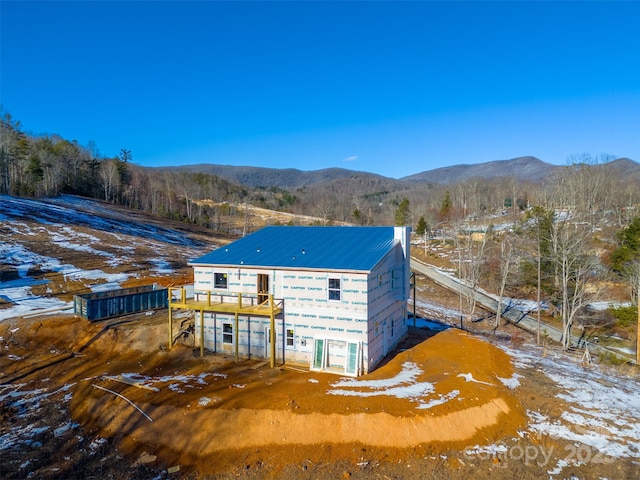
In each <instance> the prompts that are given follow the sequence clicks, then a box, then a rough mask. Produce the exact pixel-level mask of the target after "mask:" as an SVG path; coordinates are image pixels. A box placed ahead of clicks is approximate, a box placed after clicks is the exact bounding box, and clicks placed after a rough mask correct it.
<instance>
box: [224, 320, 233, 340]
mask: <svg viewBox="0 0 640 480" xmlns="http://www.w3.org/2000/svg"><path fill="white" fill-rule="evenodd" d="M222 343H225V344H228V345H231V344H233V325H232V324H230V323H223V324H222Z"/></svg>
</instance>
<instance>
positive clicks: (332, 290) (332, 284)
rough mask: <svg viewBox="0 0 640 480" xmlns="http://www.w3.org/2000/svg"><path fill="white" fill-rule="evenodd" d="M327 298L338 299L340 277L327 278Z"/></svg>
mask: <svg viewBox="0 0 640 480" xmlns="http://www.w3.org/2000/svg"><path fill="white" fill-rule="evenodd" d="M329 300H340V279H339V278H330V279H329Z"/></svg>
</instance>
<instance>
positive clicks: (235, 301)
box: [169, 287, 282, 317]
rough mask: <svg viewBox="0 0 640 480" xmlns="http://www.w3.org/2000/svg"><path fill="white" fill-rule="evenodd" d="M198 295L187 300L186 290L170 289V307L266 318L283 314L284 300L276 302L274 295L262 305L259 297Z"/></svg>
mask: <svg viewBox="0 0 640 480" xmlns="http://www.w3.org/2000/svg"><path fill="white" fill-rule="evenodd" d="M196 295H197V297H196V298H187V294H186V290H185V289H184V288H182V287H181V288H170V289H169V307H170V308H182V309H186V310H199V311H204V312H219V313H233V314H239V315H260V316H265V317H270V316H272V315H273V316H276V315H279V314H280V313H282V300H275V299H274V298H273V296H272V295H269V296H268V297H267V299H266V300H265V301H263V302H262V303H258V298H257V295H242V294H241V293H224V294H212V293H210V292H209V293H206V294H204V293H203V294H196Z"/></svg>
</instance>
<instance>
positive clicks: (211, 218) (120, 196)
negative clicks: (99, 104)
mask: <svg viewBox="0 0 640 480" xmlns="http://www.w3.org/2000/svg"><path fill="white" fill-rule="evenodd" d="M0 128H1V131H0V194H7V195H19V196H30V197H52V196H56V195H59V194H62V193H70V194H77V195H83V196H87V197H92V198H97V199H101V200H104V201H107V202H111V203H114V204H119V205H123V206H127V207H130V208H135V209H139V210H142V211H145V212H149V213H151V214H154V215H158V216H163V217H167V218H174V219H179V220H183V221H187V222H190V223H195V224H199V225H203V226H205V227H208V228H212V229H215V230H217V231H220V232H224V233H248V232H247V231H251V230H252V228H251V220H250V218H248V213H247V209H244V208H240V206H239V204H241V203H250V204H253V205H255V206H260V207H264V208H269V209H273V210H280V211H286V212H289V213H293V214H298V215H301V216H302V215H305V216H314V217H316V218H317V224H320V225H328V224H332V223H333V222H337V221H340V222H348V223H353V224H358V225H389V224H396V225H412V226H413V228H414V231H415V232H416V233H417V234H418V235H420V236H424V238H425V240H427V239H429V238H432V237H433V236H434V235H435V233H439V234H440V235H441V236H442V237H443V238H444V237H446V238H447V239H448V241H450V242H453V243H455V247H456V251H457V256H458V258H457V260H456V263H457V266H458V275H459V276H460V278H462V279H463V280H464V281H465V282H467V283H468V284H469V285H470V286H472V287H474V288H475V287H479V286H480V285H483V286H487V287H489V288H490V289H491V290H492V291H494V292H498V293H499V294H500V298H502V297H503V296H505V295H506V294H508V293H509V292H512V293H513V292H514V290H515V289H516V288H517V289H519V292H518V293H525V294H526V293H527V292H526V291H525V290H526V289H527V288H530V289H531V292H535V293H536V295H537V296H538V298H539V301H541V302H542V301H544V302H548V303H549V304H550V305H552V306H555V307H554V308H556V310H557V314H558V315H559V317H560V318H561V319H562V321H563V322H564V324H563V325H564V328H565V329H566V330H567V332H568V331H569V330H570V329H571V327H572V325H574V323H575V322H576V321H579V322H580V323H581V324H586V323H588V322H589V318H588V314H587V312H586V310H585V307H586V304H587V303H588V301H589V300H590V299H592V298H594V297H595V296H596V294H597V291H596V290H597V287H598V286H599V285H602V284H603V281H604V280H606V279H607V278H614V279H615V278H618V279H622V280H623V281H624V282H626V284H627V285H628V286H629V289H630V298H633V300H634V302H635V303H636V304H637V299H638V290H639V288H640V285H639V284H640V273H639V272H640V267H638V264H639V263H640V246H639V245H640V220H638V216H639V212H640V210H639V208H640V182H639V181H638V180H639V179H638V175H637V173H636V174H635V176H634V175H625V174H623V173H621V171H620V170H619V167H618V165H616V162H612V161H611V160H612V159H613V157H612V156H610V155H601V156H599V157H593V156H591V155H589V154H582V155H575V156H573V157H570V158H569V159H568V161H567V165H566V166H564V167H563V168H561V169H559V170H557V171H556V172H555V173H554V174H553V175H551V176H550V177H549V178H547V179H545V180H544V181H539V182H531V181H523V180H519V179H516V178H494V179H481V178H476V179H469V180H465V181H462V182H458V183H456V184H450V185H436V184H430V183H428V182H424V183H419V184H406V183H403V182H399V181H394V180H392V179H385V178H384V177H377V176H370V175H366V174H358V173H354V174H353V175H351V176H350V177H345V178H341V179H338V180H334V181H331V182H325V183H318V184H314V185H310V186H307V187H301V188H295V189H285V188H280V187H277V186H264V187H252V188H249V187H246V186H242V185H237V184H234V183H232V182H229V181H227V180H225V179H222V178H220V177H218V176H216V175H212V174H206V173H195V172H189V171H185V170H171V169H166V168H163V169H159V168H145V167H141V166H138V165H136V164H134V163H133V153H132V152H131V151H130V150H127V149H126V148H123V149H121V150H120V152H119V154H118V155H116V156H114V157H104V156H101V155H100V154H99V152H98V149H97V146H96V145H95V143H94V142H90V143H89V145H87V146H82V145H80V144H78V142H76V141H74V140H72V141H69V140H66V139H64V138H62V137H60V136H58V135H41V136H32V135H28V134H27V133H25V131H24V130H23V128H22V125H21V124H20V122H19V121H17V120H15V119H14V118H13V117H12V116H11V115H10V114H8V113H6V112H3V113H2V116H1V125H0ZM293 222H294V223H295V221H293ZM238 224H244V228H243V229H241V231H238ZM531 292H528V293H531ZM461 306H463V305H461ZM465 308H466V310H467V311H468V316H469V318H472V317H473V313H474V310H475V306H474V305H473V304H469V305H466V306H465ZM499 322H500V318H499V316H498V318H497V323H499Z"/></svg>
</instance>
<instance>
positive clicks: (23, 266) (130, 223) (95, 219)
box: [0, 195, 202, 321]
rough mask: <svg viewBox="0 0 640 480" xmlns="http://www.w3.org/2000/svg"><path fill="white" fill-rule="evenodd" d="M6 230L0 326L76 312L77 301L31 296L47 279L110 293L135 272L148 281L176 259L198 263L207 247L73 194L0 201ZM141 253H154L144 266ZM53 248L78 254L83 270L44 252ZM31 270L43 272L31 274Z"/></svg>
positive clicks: (1, 239) (0, 252)
mask: <svg viewBox="0 0 640 480" xmlns="http://www.w3.org/2000/svg"><path fill="white" fill-rule="evenodd" d="M86 229H91V230H93V231H95V234H91V233H87V231H86ZM0 232H2V233H4V235H0V259H1V262H2V266H3V270H4V271H5V272H13V274H11V275H9V274H5V277H4V278H5V281H2V277H0V299H2V300H4V301H7V302H10V303H11V306H10V307H8V308H3V309H0V321H3V320H6V319H9V318H14V317H19V316H25V315H32V314H37V313H38V312H40V313H45V312H50V311H52V310H54V309H57V310H59V311H67V310H71V309H73V302H70V301H69V302H65V301H62V300H60V299H59V298H56V297H55V296H53V295H51V296H48V295H46V294H44V295H43V294H39V295H37V294H34V293H33V287H35V286H41V285H47V283H48V281H47V280H46V279H43V278H42V277H43V274H46V273H51V272H55V273H58V274H61V275H62V277H63V279H64V281H65V282H67V281H74V282H80V283H81V284H83V285H84V286H85V288H88V289H90V290H92V291H103V290H110V289H115V288H120V287H121V285H122V283H123V282H124V281H126V280H127V279H129V278H132V277H134V278H135V277H138V276H139V273H137V272H136V271H135V270H136V269H138V270H144V274H145V276H154V275H167V274H170V273H173V272H174V269H173V268H172V267H171V263H170V260H175V259H176V258H177V256H179V255H180V254H182V255H183V257H187V259H188V258H192V257H194V256H196V255H197V253H198V249H197V247H202V245H200V244H198V243H197V242H195V241H193V240H192V239H191V238H189V237H188V236H187V235H186V234H185V233H183V232H180V231H178V230H172V229H169V228H164V227H158V226H153V225H151V224H145V223H140V222H136V221H135V220H134V219H132V218H129V217H128V216H126V215H125V214H123V213H122V214H121V213H118V212H117V211H116V210H113V209H111V208H109V207H107V206H105V205H103V204H102V203H100V202H95V201H92V200H89V199H83V198H79V197H74V196H68V195H67V196H62V197H59V198H57V199H54V200H47V201H41V200H32V199H25V198H16V197H8V196H0ZM141 248H146V249H147V250H148V251H150V252H153V258H151V259H149V264H148V265H146V266H141V265H139V264H136V249H141ZM54 249H55V250H57V251H60V250H62V251H66V253H67V255H64V257H67V256H72V257H73V254H76V256H77V252H79V253H80V254H82V260H83V263H84V264H85V267H84V268H83V267H80V266H78V265H74V264H72V263H65V262H61V261H60V260H59V259H58V258H57V257H56V256H53V255H47V254H46V253H43V252H46V251H50V250H54ZM200 253H201V252H200ZM60 257H63V255H60ZM87 264H88V265H91V268H87V267H86V265H87ZM33 271H37V272H38V274H35V275H30V272H33ZM39 290H40V291H41V290H42V289H39ZM45 290H46V291H49V292H50V290H49V289H48V288H47V289H45Z"/></svg>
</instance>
